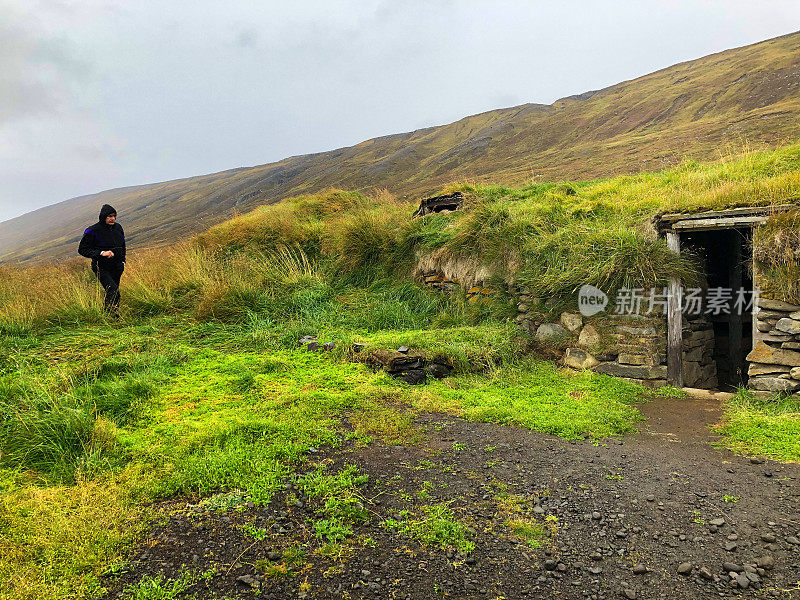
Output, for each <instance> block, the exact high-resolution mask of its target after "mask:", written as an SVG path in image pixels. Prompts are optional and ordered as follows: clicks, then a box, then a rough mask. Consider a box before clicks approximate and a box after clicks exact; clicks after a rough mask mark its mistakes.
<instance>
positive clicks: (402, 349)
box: [397, 346, 408, 354]
mask: <svg viewBox="0 0 800 600" xmlns="http://www.w3.org/2000/svg"><path fill="white" fill-rule="evenodd" d="M397 351H398V352H399V353H400V354H408V347H407V346H400V347H399V348H398V349H397Z"/></svg>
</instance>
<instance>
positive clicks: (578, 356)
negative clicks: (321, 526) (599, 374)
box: [564, 348, 600, 369]
mask: <svg viewBox="0 0 800 600" xmlns="http://www.w3.org/2000/svg"><path fill="white" fill-rule="evenodd" d="M564 364H565V365H566V366H568V367H572V368H573V369H591V368H592V367H595V366H597V365H598V364H600V363H599V362H598V360H597V359H596V358H595V357H594V356H592V355H591V354H589V353H588V352H584V351H583V350H578V349H577V348H567V352H566V354H565V355H564Z"/></svg>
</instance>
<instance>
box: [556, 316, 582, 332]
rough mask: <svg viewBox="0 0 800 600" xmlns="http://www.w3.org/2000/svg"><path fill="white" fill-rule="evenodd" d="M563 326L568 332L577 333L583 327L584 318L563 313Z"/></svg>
mask: <svg viewBox="0 0 800 600" xmlns="http://www.w3.org/2000/svg"><path fill="white" fill-rule="evenodd" d="M561 325H562V326H563V327H564V328H565V329H567V331H572V332H576V331H578V330H579V329H580V328H581V327H583V317H581V316H580V315H579V314H577V313H571V312H563V313H561Z"/></svg>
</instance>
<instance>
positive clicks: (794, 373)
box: [789, 367, 800, 379]
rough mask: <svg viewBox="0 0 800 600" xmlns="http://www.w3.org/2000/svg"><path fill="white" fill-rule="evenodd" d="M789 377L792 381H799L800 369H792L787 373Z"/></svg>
mask: <svg viewBox="0 0 800 600" xmlns="http://www.w3.org/2000/svg"><path fill="white" fill-rule="evenodd" d="M789 376H790V377H791V378H792V379H800V367H794V368H792V370H791V371H789Z"/></svg>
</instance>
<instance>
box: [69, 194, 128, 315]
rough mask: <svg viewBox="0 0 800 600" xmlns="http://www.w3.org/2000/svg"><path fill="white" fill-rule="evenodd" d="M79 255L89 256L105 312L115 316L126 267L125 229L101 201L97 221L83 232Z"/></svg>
mask: <svg viewBox="0 0 800 600" xmlns="http://www.w3.org/2000/svg"><path fill="white" fill-rule="evenodd" d="M78 254H80V255H81V256H85V257H86V258H91V259H92V271H94V274H95V275H97V279H98V280H99V281H100V283H101V285H102V286H103V288H105V290H106V300H105V307H106V312H108V314H110V315H111V316H112V317H114V318H117V317H118V316H119V315H118V313H117V308H118V307H119V280H120V277H122V271H123V270H124V268H125V232H124V231H122V225H120V224H119V223H117V211H116V210H114V207H113V206H109V205H108V204H104V205H103V208H101V209H100V220H99V221H98V222H97V223H95V224H94V225H92V226H90V227H88V228H87V229H86V230H85V231H84V232H83V238H81V243H80V244H79V245H78Z"/></svg>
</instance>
